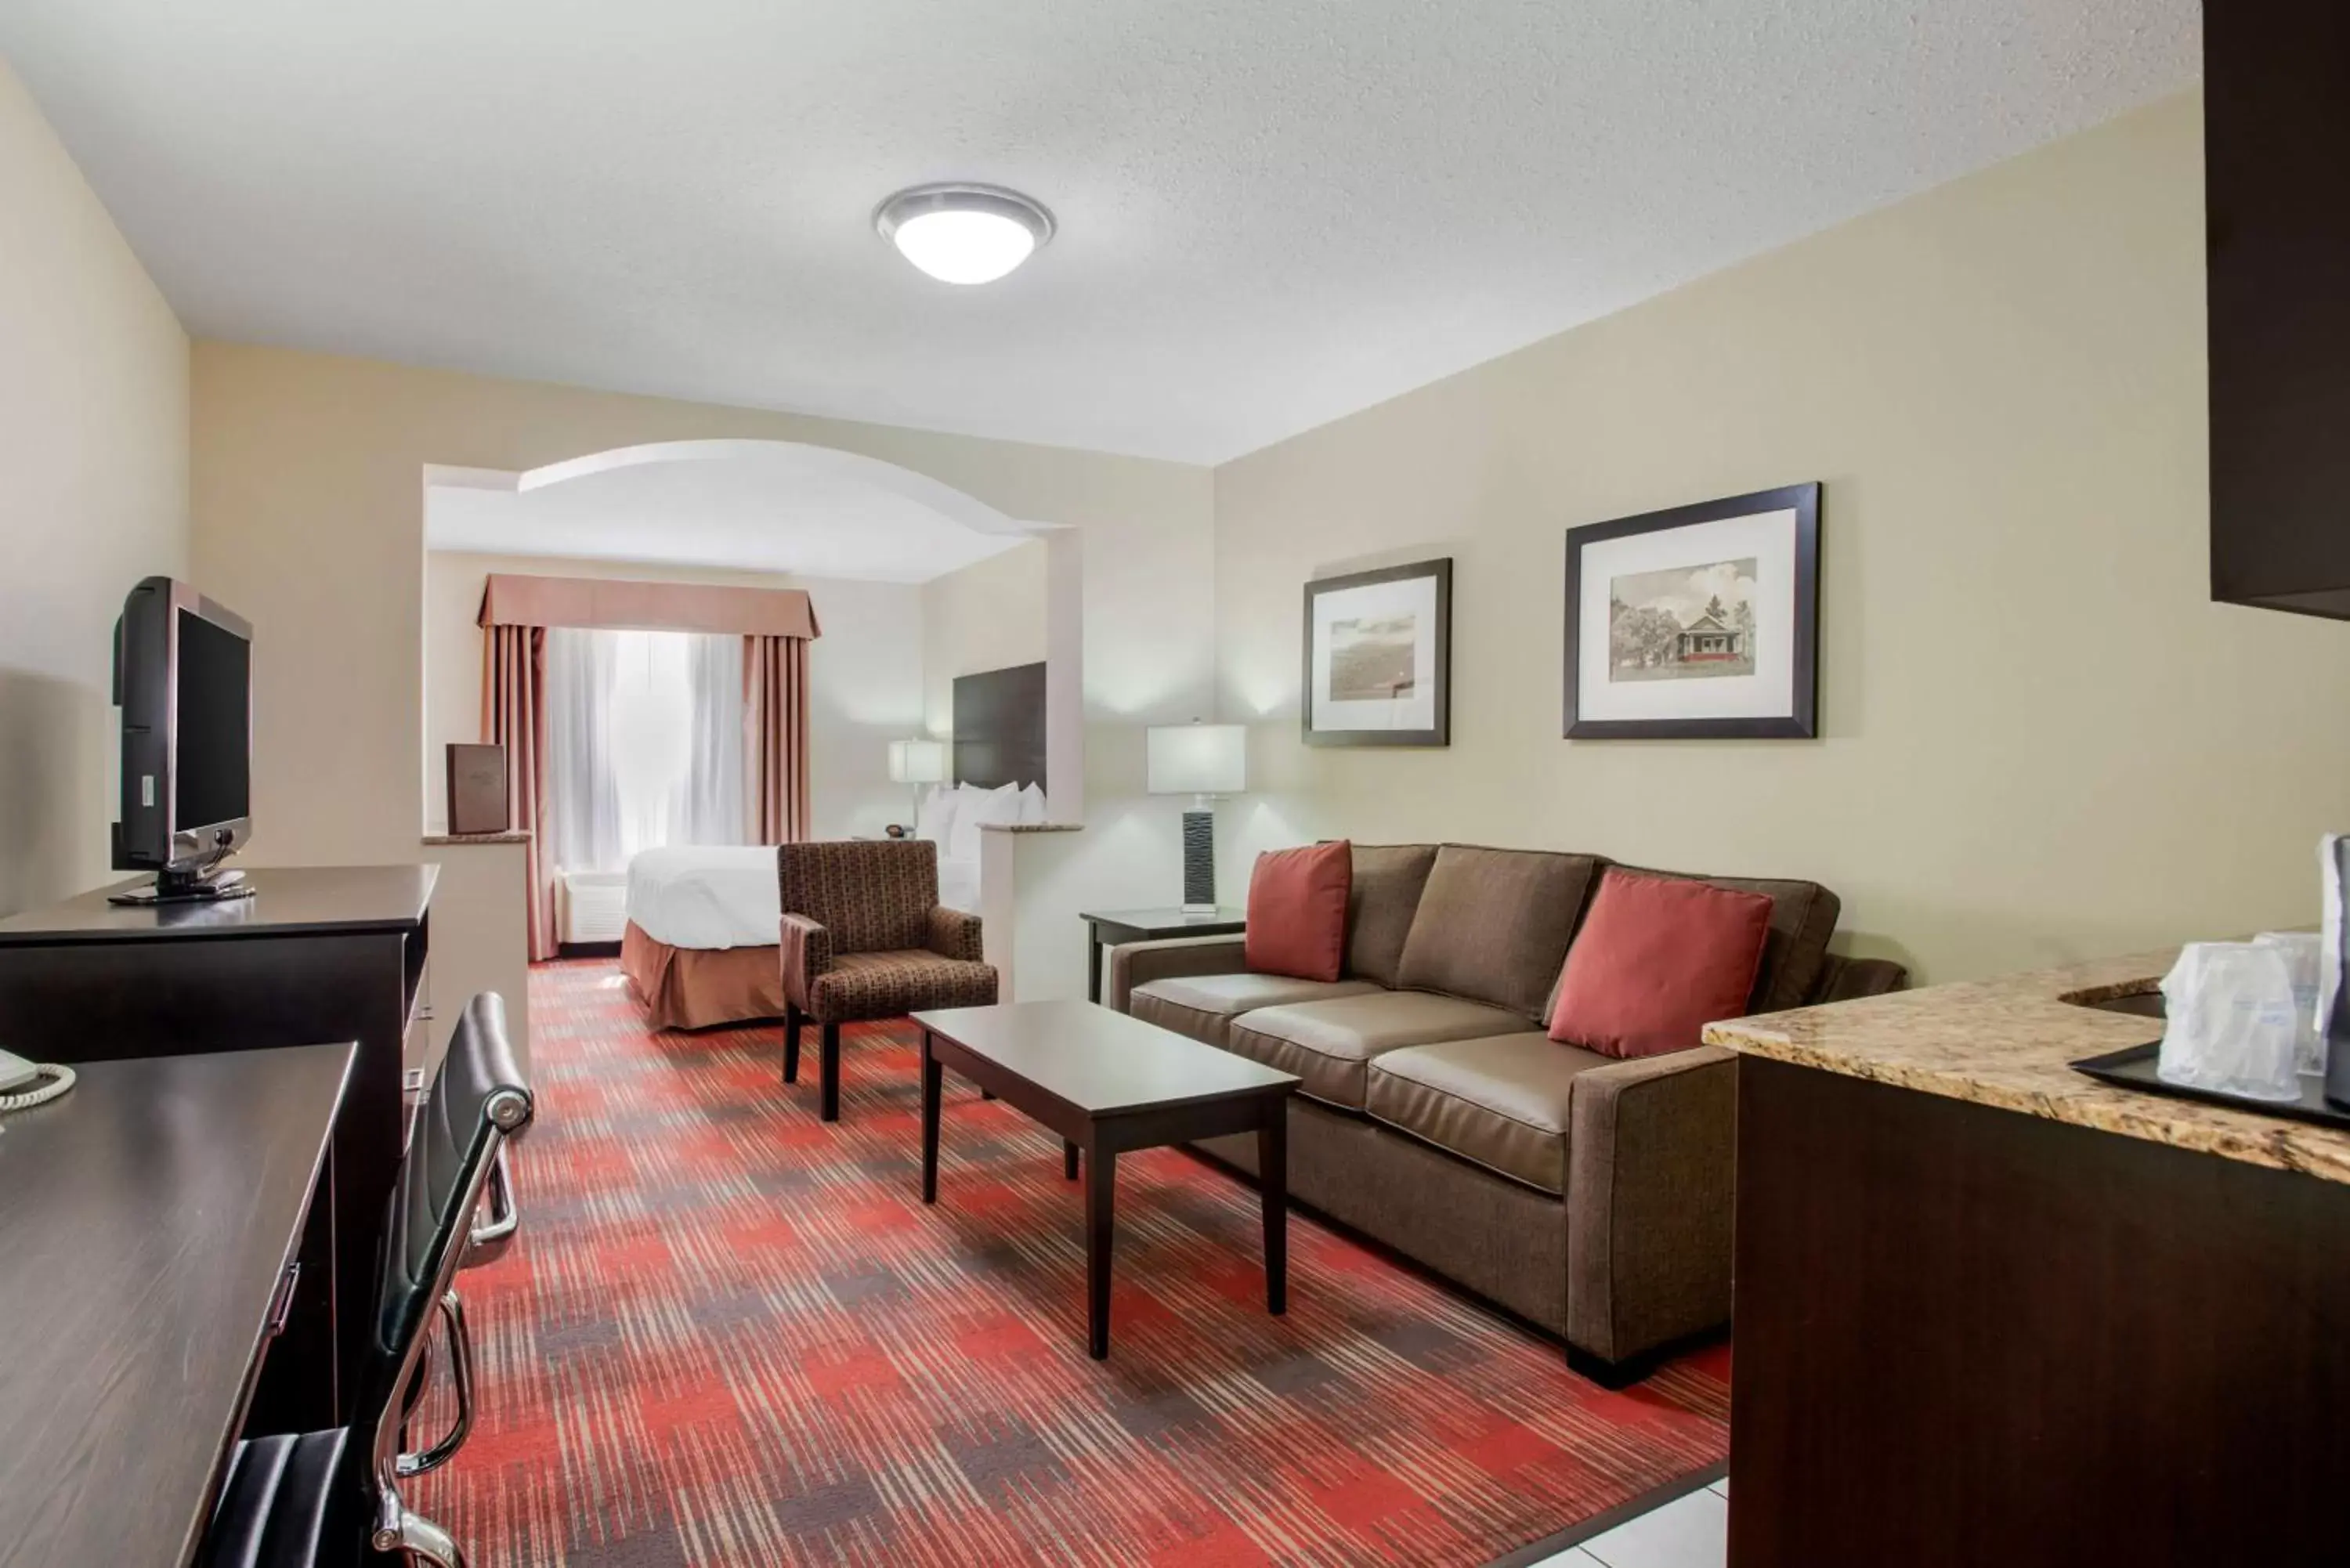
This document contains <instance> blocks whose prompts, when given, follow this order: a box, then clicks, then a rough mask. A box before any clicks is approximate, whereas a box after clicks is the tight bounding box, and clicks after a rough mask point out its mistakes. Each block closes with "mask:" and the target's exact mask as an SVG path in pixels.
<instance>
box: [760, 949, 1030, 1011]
mask: <svg viewBox="0 0 2350 1568" xmlns="http://www.w3.org/2000/svg"><path fill="white" fill-rule="evenodd" d="M994 1004H995V969H994V966H993V965H992V964H983V963H971V962H968V961H964V960H962V959H951V958H941V957H940V956H939V955H938V954H937V953H934V952H931V950H929V949H927V948H908V949H901V950H898V951H895V952H879V953H842V954H841V955H840V956H839V957H837V958H836V959H834V960H833V961H832V967H831V968H830V969H828V970H827V971H824V972H823V973H822V974H820V975H818V976H816V979H815V980H814V981H810V982H809V984H808V1005H807V1012H808V1016H809V1017H811V1018H813V1019H815V1020H816V1022H817V1023H851V1022H854V1021H856V1020H858V1019H867V1018H896V1017H899V1016H901V1015H902V1014H905V1013H909V1012H915V1011H917V1010H918V1009H921V1008H930V1007H992V1006H993V1005H994Z"/></svg>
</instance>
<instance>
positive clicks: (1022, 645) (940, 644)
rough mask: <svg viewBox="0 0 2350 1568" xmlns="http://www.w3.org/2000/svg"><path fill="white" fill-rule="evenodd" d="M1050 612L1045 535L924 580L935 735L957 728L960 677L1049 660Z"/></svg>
mask: <svg viewBox="0 0 2350 1568" xmlns="http://www.w3.org/2000/svg"><path fill="white" fill-rule="evenodd" d="M1044 657H1045V542H1044V541H1043V540H1042V539H1032V540H1030V541H1028V542H1027V543H1025V544H1023V545H1015V546H1014V548H1012V549H1009V550H1006V551H1004V552H1003V554H1002V555H1000V556H989V557H988V558H987V559H986V560H984V561H975V562H973V563H972V565H970V566H965V567H963V568H962V570H961V571H959V572H949V573H947V574H946V575H945V576H941V577H932V578H931V580H930V581H929V582H927V583H924V584H923V585H922V709H923V723H924V726H925V728H927V729H928V730H929V731H930V732H931V734H934V735H951V734H952V733H954V680H955V677H956V676H958V675H976V674H979V673H981V672H982V671H983V670H1003V669H1008V668H1009V667H1011V666H1013V665H1015V664H1035V663H1038V662H1040V661H1041V660H1042V659H1044Z"/></svg>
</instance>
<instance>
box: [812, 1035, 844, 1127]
mask: <svg viewBox="0 0 2350 1568" xmlns="http://www.w3.org/2000/svg"><path fill="white" fill-rule="evenodd" d="M822 1055H823V1058H824V1061H823V1065H822V1070H821V1074H820V1075H821V1076H822V1078H823V1079H824V1086H823V1088H822V1090H821V1091H820V1096H821V1097H820V1098H819V1100H818V1102H817V1114H818V1115H819V1116H821V1117H822V1118H823V1119H824V1120H826V1121H828V1122H837V1121H838V1120H839V1119H840V1025H839V1024H837V1023H827V1024H826V1025H825V1026H824V1044H823V1049H822Z"/></svg>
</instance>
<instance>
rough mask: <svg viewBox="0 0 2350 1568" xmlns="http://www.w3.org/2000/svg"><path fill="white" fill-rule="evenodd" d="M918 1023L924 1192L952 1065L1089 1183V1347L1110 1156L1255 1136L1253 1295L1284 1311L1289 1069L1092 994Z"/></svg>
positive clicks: (933, 1194)
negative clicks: (1257, 1232)
mask: <svg viewBox="0 0 2350 1568" xmlns="http://www.w3.org/2000/svg"><path fill="white" fill-rule="evenodd" d="M913 1016H914V1022H915V1023H917V1024H919V1025H920V1027H921V1031H922V1201H923V1202H925V1203H935V1202H937V1201H938V1199H939V1096H940V1090H941V1086H942V1080H943V1078H944V1072H943V1069H945V1068H948V1067H952V1068H953V1069H954V1070H955V1071H956V1072H957V1073H958V1074H960V1075H962V1076H963V1077H966V1078H969V1079H970V1080H971V1081H972V1083H974V1084H977V1085H979V1086H980V1087H981V1088H982V1089H984V1090H988V1091H991V1092H993V1094H994V1095H995V1096H996V1097H997V1098H998V1099H1000V1100H1002V1101H1003V1103H1004V1104H1006V1105H1008V1106H1012V1107H1013V1108H1014V1109H1015V1110H1019V1111H1023V1112H1025V1113H1026V1114H1027V1115H1028V1116H1033V1117H1034V1118H1035V1119H1036V1120H1037V1121H1039V1122H1041V1123H1043V1124H1044V1125H1045V1127H1050V1128H1051V1129H1052V1130H1053V1131H1055V1132H1056V1133H1059V1134H1060V1135H1061V1150H1062V1161H1063V1163H1062V1172H1063V1174H1064V1175H1066V1176H1067V1177H1069V1178H1071V1179H1075V1178H1076V1175H1077V1172H1078V1168H1079V1164H1080V1156H1081V1155H1082V1157H1083V1161H1082V1163H1083V1167H1084V1170H1085V1178H1086V1304H1087V1314H1086V1349H1087V1352H1088V1353H1089V1354H1090V1355H1092V1356H1093V1358H1094V1359H1095V1360H1097V1361H1099V1360H1100V1359H1102V1358H1103V1357H1104V1356H1106V1355H1108V1354H1109V1257H1110V1235H1111V1229H1112V1226H1111V1216H1112V1213H1113V1210H1114V1199H1115V1195H1116V1188H1117V1182H1118V1156H1119V1155H1121V1154H1123V1153H1125V1152H1127V1151H1128V1150H1129V1149H1138V1148H1156V1147H1159V1146H1160V1145H1162V1144H1170V1143H1189V1142H1191V1141H1192V1140H1193V1139H1195V1138H1203V1137H1219V1136H1221V1135H1222V1134H1225V1133H1244V1132H1253V1133H1254V1134H1256V1147H1257V1167H1258V1177H1257V1185H1258V1189H1259V1191H1260V1192H1261V1194H1262V1196H1263V1207H1264V1304H1265V1310H1266V1311H1268V1312H1270V1313H1272V1314H1274V1315H1276V1316H1278V1315H1279V1314H1282V1313H1283V1312H1285V1311H1286V1310H1288V1306H1289V1096H1290V1095H1291V1093H1292V1092H1293V1091H1295V1089H1296V1087H1297V1085H1298V1079H1297V1077H1296V1075H1294V1074H1290V1073H1282V1072H1276V1071H1275V1070H1274V1069H1273V1068H1271V1067H1267V1066H1263V1065H1261V1064H1258V1063H1255V1062H1252V1061H1250V1060H1249V1059H1248V1058H1246V1057H1245V1056H1235V1055H1233V1054H1232V1053H1231V1052H1229V1051H1219V1050H1217V1049H1216V1048H1215V1047H1214V1046H1212V1045H1202V1044H1200V1043H1199V1042H1198V1041H1196V1040H1188V1039H1185V1038H1184V1037H1183V1036H1182V1035H1180V1034H1177V1033H1173V1032H1171V1031H1170V1030H1166V1029H1161V1028H1159V1026H1158V1025H1157V1024H1155V1023H1144V1022H1142V1020H1140V1019H1139V1018H1129V1017H1128V1016H1127V1015H1126V1014H1125V1013H1123V1012H1111V1011H1110V1010H1109V1009H1108V1008H1107V1007H1102V1006H1098V1005H1097V1004H1096V1003H1094V1002H1010V1003H1007V1004H1004V1005H1003V1006H998V1007H957V1008H948V1009H944V1010H941V1011H939V1012H917V1013H915V1014H914V1015H913Z"/></svg>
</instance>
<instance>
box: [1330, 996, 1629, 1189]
mask: <svg viewBox="0 0 2350 1568" xmlns="http://www.w3.org/2000/svg"><path fill="white" fill-rule="evenodd" d="M1615 1064H1616V1062H1615V1059H1614V1058H1613V1057H1609V1056H1602V1055H1601V1054H1598V1053H1597V1052H1596V1051H1586V1050H1584V1049H1583V1048H1582V1047H1580V1046H1577V1045H1562V1044H1559V1043H1558V1042H1557V1041H1555V1040H1553V1039H1552V1038H1551V1037H1550V1036H1549V1035H1547V1034H1543V1033H1516V1034H1499V1035H1488V1036H1486V1037H1485V1038H1483V1039H1478V1040H1451V1041H1446V1042H1444V1043H1443V1044H1436V1045H1415V1046H1412V1047H1411V1048H1410V1049H1409V1050H1403V1051H1390V1052H1388V1053H1387V1054H1384V1055H1382V1056H1381V1057H1379V1059H1378V1061H1376V1062H1373V1063H1372V1064H1370V1069H1369V1071H1368V1073H1367V1075H1366V1076H1367V1080H1368V1085H1367V1094H1366V1096H1365V1106H1364V1108H1365V1109H1367V1110H1368V1111H1369V1112H1370V1114H1371V1116H1372V1118H1373V1119H1374V1120H1377V1121H1381V1122H1384V1123H1386V1124H1387V1125H1388V1126H1389V1127H1395V1128H1398V1129H1399V1130H1400V1131H1403V1132H1408V1133H1409V1134H1411V1135H1412V1136H1413V1137H1418V1138H1423V1139H1425V1140H1427V1141H1428V1142H1430V1143H1432V1144H1434V1145H1435V1146H1436V1147H1439V1148H1440V1149H1443V1150H1445V1151H1447V1152H1448V1153H1451V1154H1457V1155H1459V1156H1460V1157H1461V1158H1463V1159H1468V1160H1474V1161H1475V1162H1476V1163H1477V1164H1479V1165H1482V1166H1483V1167H1485V1168H1487V1169H1489V1170H1497V1171H1499V1172H1501V1173H1502V1174H1503V1176H1507V1177H1512V1178H1514V1179H1517V1180H1519V1181H1523V1182H1524V1183H1525V1184H1526V1185H1527V1186H1529V1187H1536V1188H1540V1189H1542V1190H1543V1191H1544V1192H1554V1193H1558V1194H1561V1195H1564V1194H1565V1191H1566V1131H1567V1119H1566V1108H1567V1096H1568V1093H1569V1091H1571V1090H1572V1089H1573V1087H1574V1085H1575V1079H1576V1078H1577V1077H1578V1076H1580V1075H1583V1074H1585V1073H1587V1072H1589V1071H1591V1069H1593V1068H1594V1067H1607V1066H1612V1065H1615Z"/></svg>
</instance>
